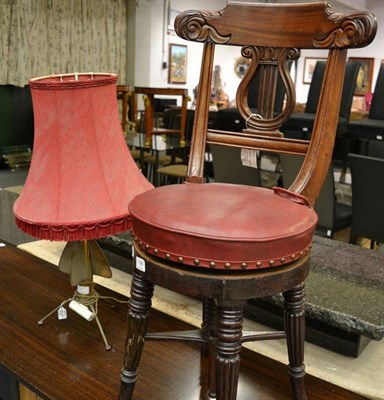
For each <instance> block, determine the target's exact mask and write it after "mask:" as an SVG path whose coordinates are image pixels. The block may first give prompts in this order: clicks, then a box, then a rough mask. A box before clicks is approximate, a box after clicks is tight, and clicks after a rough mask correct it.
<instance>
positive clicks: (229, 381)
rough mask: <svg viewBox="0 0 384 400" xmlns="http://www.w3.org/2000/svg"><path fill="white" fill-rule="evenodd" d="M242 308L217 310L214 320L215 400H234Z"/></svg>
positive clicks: (237, 376)
mask: <svg viewBox="0 0 384 400" xmlns="http://www.w3.org/2000/svg"><path fill="white" fill-rule="evenodd" d="M243 308H244V304H243V303H242V304H241V306H240V305H239V306H228V307H222V306H218V308H217V319H216V338H217V342H216V351H217V354H216V398H217V400H236V395H237V384H238V381H239V372H240V350H241V335H242V325H243Z"/></svg>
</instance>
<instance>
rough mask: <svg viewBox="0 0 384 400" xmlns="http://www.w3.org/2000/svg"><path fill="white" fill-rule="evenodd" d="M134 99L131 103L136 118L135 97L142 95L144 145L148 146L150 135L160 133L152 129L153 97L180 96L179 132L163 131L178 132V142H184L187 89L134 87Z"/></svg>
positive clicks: (150, 139)
mask: <svg viewBox="0 0 384 400" xmlns="http://www.w3.org/2000/svg"><path fill="white" fill-rule="evenodd" d="M134 94H135V98H134V101H133V115H134V116H135V117H136V116H137V98H136V95H138V94H142V95H143V98H144V107H145V108H144V118H145V133H146V135H147V136H146V144H147V145H150V143H151V142H152V135H153V134H155V133H161V132H162V130H161V129H159V128H155V127H154V114H155V111H154V107H155V96H156V95H157V96H160V95H161V96H181V124H180V129H179V130H169V129H167V130H163V132H164V133H166V132H171V133H172V131H174V132H178V133H179V134H180V141H181V142H184V141H185V123H186V120H187V103H188V101H189V97H188V89H180V88H151V87H135V88H134Z"/></svg>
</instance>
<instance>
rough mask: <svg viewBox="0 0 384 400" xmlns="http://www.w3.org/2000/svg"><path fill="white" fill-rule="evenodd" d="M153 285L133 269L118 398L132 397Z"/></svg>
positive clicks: (120, 399)
mask: <svg viewBox="0 0 384 400" xmlns="http://www.w3.org/2000/svg"><path fill="white" fill-rule="evenodd" d="M153 286H154V285H153V284H152V283H151V282H149V281H147V280H146V279H144V278H143V277H142V276H141V275H140V274H139V273H138V272H137V271H136V270H135V271H134V273H133V279H132V286H131V298H130V300H129V311H128V327H127V339H126V342H125V354H124V367H123V369H122V371H121V386H120V392H119V400H130V399H131V398H132V394H133V389H134V387H135V383H136V380H137V367H138V365H139V361H140V357H141V353H142V350H143V346H144V336H145V333H146V330H147V318H148V313H149V310H150V308H151V299H152V296H153Z"/></svg>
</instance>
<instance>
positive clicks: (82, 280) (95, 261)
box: [38, 240, 120, 350]
mask: <svg viewBox="0 0 384 400" xmlns="http://www.w3.org/2000/svg"><path fill="white" fill-rule="evenodd" d="M59 268H60V270H61V271H62V272H66V273H68V274H69V275H70V278H71V283H72V285H77V289H76V291H75V293H74V295H73V296H72V297H71V298H69V299H66V300H64V301H63V302H62V303H60V304H59V305H58V306H57V307H56V308H55V309H54V310H52V311H51V312H49V313H48V314H47V315H46V316H45V317H44V318H42V319H41V320H40V321H38V324H39V325H42V324H43V323H44V321H45V320H46V319H47V318H48V317H49V316H51V315H52V314H54V313H55V312H58V318H59V319H65V318H66V309H65V308H64V305H65V304H67V303H69V308H71V309H72V310H73V311H75V312H76V313H77V314H79V315H80V316H82V317H83V318H84V319H86V320H87V321H92V320H93V319H95V320H96V323H97V326H98V327H99V330H100V333H101V336H102V338H103V341H104V343H105V349H106V350H110V349H111V346H110V345H109V343H108V341H107V338H106V336H105V333H104V330H103V327H102V326H101V323H100V320H99V318H98V317H97V312H98V310H97V309H98V307H97V305H98V300H99V298H108V299H112V300H115V301H118V302H120V300H117V299H115V298H114V297H100V295H99V294H98V293H97V292H96V290H95V287H94V286H95V283H94V282H93V274H94V273H97V275H101V276H104V277H111V276H112V273H111V269H110V267H109V264H108V261H107V260H106V258H105V256H104V254H103V252H102V250H101V249H100V247H99V245H98V244H97V242H96V241H95V240H90V241H87V240H82V241H74V242H68V243H67V245H66V246H65V248H64V251H63V254H62V255H61V258H60V261H59Z"/></svg>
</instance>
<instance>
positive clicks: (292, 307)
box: [283, 283, 307, 400]
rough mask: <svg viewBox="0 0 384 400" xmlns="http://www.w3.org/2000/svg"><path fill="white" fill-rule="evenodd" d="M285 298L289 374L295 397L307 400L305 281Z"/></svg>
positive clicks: (286, 294)
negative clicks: (305, 381) (305, 380)
mask: <svg viewBox="0 0 384 400" xmlns="http://www.w3.org/2000/svg"><path fill="white" fill-rule="evenodd" d="M283 295H284V298H285V311H284V321H285V330H286V333H287V346H288V358H289V366H288V369H289V375H290V380H291V386H292V393H293V399H295V400H306V399H307V395H306V394H305V386H304V375H305V367H304V340H305V315H304V306H305V299H304V283H302V284H300V285H298V286H296V287H295V288H293V289H291V290H288V291H287V292H285V293H283Z"/></svg>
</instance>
